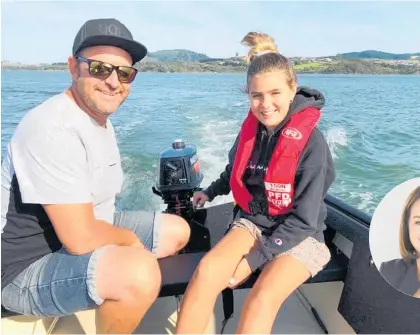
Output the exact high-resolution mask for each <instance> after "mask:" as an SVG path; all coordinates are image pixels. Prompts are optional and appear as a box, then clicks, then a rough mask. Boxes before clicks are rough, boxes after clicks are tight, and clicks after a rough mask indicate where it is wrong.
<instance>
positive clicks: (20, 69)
mask: <svg viewBox="0 0 420 335" xmlns="http://www.w3.org/2000/svg"><path fill="white" fill-rule="evenodd" d="M1 71H10V72H14V71H31V72H67V71H68V70H67V68H65V69H62V68H57V69H34V68H25V67H2V69H1ZM139 73H153V74H246V71H150V70H147V71H141V70H139ZM296 74H298V75H299V74H304V75H343V76H392V75H399V76H418V75H420V70H419V71H417V72H412V73H404V72H386V73H381V72H316V71H299V70H297V71H296Z"/></svg>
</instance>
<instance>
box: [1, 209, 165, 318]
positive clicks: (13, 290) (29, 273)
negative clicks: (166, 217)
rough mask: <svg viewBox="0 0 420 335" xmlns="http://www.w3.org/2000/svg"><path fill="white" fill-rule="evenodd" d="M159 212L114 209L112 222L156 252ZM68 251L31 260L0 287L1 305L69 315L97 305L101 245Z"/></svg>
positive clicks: (24, 311)
mask: <svg viewBox="0 0 420 335" xmlns="http://www.w3.org/2000/svg"><path fill="white" fill-rule="evenodd" d="M161 224H162V214H161V213H159V212H156V213H154V212H142V211H139V212H123V213H116V214H115V220H114V225H115V226H120V227H124V228H128V229H131V230H132V231H134V232H135V233H136V234H137V236H138V237H139V238H140V240H141V241H142V242H143V244H144V246H145V248H147V249H148V250H150V251H152V252H156V250H157V248H158V243H159V231H160V226H161ZM106 247H108V246H104V247H101V248H99V249H96V250H94V251H93V252H91V253H88V254H84V255H80V256H79V255H71V254H69V253H68V252H67V251H66V250H65V249H64V248H62V249H61V250H59V251H57V252H54V253H52V254H48V255H46V256H44V257H43V258H41V259H39V260H38V261H36V262H34V263H32V264H31V265H30V266H29V267H28V268H26V269H25V270H24V271H23V272H21V273H20V274H19V275H18V276H17V277H16V278H15V279H14V280H13V281H12V282H11V283H10V284H9V285H7V286H6V287H5V288H4V289H3V291H2V305H3V306H4V307H5V308H6V309H8V310H10V311H12V312H16V313H19V314H27V315H35V316H42V317H49V316H65V315H71V314H74V313H76V312H78V311H82V310H86V309H92V308H96V307H98V306H99V305H101V304H102V302H103V300H102V299H101V298H100V297H99V296H98V293H97V291H96V287H95V281H94V276H95V269H96V265H97V262H98V259H99V257H100V255H101V254H102V252H103V251H104V249H105V248H106Z"/></svg>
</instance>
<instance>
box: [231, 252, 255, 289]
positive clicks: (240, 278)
mask: <svg viewBox="0 0 420 335" xmlns="http://www.w3.org/2000/svg"><path fill="white" fill-rule="evenodd" d="M251 274H252V270H251V267H250V266H249V264H248V261H247V260H246V258H245V257H244V258H242V260H241V261H240V262H239V264H238V266H237V267H236V270H235V272H234V274H233V276H232V278H231V279H230V281H229V285H228V287H229V288H235V287H237V286H238V285H240V284H241V283H242V282H244V281H245V280H246V279H247V278H248V277H249V276H250V275H251Z"/></svg>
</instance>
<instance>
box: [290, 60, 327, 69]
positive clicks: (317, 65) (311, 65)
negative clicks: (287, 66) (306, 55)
mask: <svg viewBox="0 0 420 335" xmlns="http://www.w3.org/2000/svg"><path fill="white" fill-rule="evenodd" d="M322 65H324V64H322V63H317V62H314V63H306V64H299V65H295V66H294V69H295V70H315V69H319V68H320V67H321V66H322Z"/></svg>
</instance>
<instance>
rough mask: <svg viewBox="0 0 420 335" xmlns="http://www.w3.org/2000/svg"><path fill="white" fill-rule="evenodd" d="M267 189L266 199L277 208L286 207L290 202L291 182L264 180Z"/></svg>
mask: <svg viewBox="0 0 420 335" xmlns="http://www.w3.org/2000/svg"><path fill="white" fill-rule="evenodd" d="M265 189H266V190H267V200H268V202H270V203H272V204H273V205H274V206H276V207H278V208H282V207H287V206H289V205H290V203H291V202H292V197H291V195H290V193H291V191H292V185H291V184H280V183H268V182H265Z"/></svg>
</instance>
